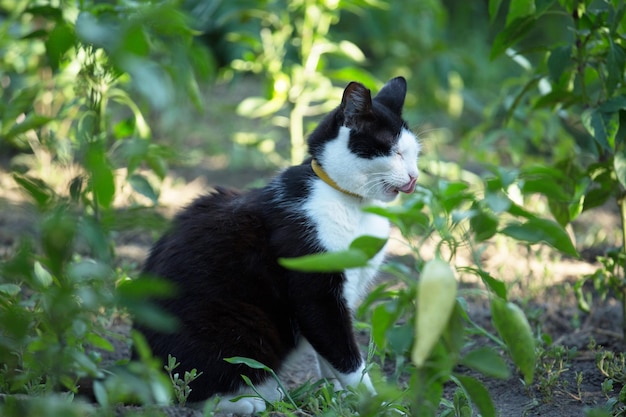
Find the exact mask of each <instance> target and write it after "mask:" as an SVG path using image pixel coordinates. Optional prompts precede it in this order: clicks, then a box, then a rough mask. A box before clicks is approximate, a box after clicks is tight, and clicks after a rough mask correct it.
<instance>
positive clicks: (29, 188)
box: [13, 172, 55, 208]
mask: <svg viewBox="0 0 626 417" xmlns="http://www.w3.org/2000/svg"><path fill="white" fill-rule="evenodd" d="M13 179H14V180H15V182H17V183H18V184H19V186H20V187H22V189H24V191H26V192H27V193H28V194H29V195H30V196H31V197H32V198H33V200H35V202H36V203H37V205H38V206H39V208H44V207H46V206H47V205H48V204H49V203H51V202H52V200H53V198H54V195H55V193H54V190H52V188H50V187H49V186H48V184H46V183H45V182H44V181H42V180H40V179H38V178H32V177H29V176H26V175H20V174H18V173H15V172H14V173H13Z"/></svg>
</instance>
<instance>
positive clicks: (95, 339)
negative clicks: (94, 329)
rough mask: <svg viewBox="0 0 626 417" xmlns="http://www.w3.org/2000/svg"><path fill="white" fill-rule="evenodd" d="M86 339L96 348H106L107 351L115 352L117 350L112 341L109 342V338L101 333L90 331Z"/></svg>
mask: <svg viewBox="0 0 626 417" xmlns="http://www.w3.org/2000/svg"><path fill="white" fill-rule="evenodd" d="M86 340H87V342H89V344H91V345H92V346H93V347H95V348H98V349H102V350H106V351H107V352H113V351H114V350H115V348H114V347H113V345H112V344H111V342H109V341H108V340H107V339H105V338H104V337H102V336H100V335H99V334H95V333H88V334H87V336H86Z"/></svg>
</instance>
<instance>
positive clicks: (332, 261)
mask: <svg viewBox="0 0 626 417" xmlns="http://www.w3.org/2000/svg"><path fill="white" fill-rule="evenodd" d="M385 242H386V239H381V238H377V237H374V236H359V237H357V238H356V239H355V240H354V241H353V242H352V243H351V244H350V248H349V249H347V250H343V251H338V252H324V253H318V254H314V255H306V256H301V257H298V258H280V259H278V263H279V264H280V265H282V266H284V267H285V268H289V269H296V270H298V271H304V272H341V271H344V270H346V269H350V268H361V267H364V266H367V263H368V261H369V260H370V259H371V258H372V257H373V256H374V255H376V254H377V253H378V252H379V251H380V250H381V249H382V248H383V246H384V245H385Z"/></svg>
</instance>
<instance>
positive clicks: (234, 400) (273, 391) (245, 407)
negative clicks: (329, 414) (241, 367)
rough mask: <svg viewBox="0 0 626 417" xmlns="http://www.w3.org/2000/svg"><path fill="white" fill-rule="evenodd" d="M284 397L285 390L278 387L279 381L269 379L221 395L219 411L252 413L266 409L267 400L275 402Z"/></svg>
mask: <svg viewBox="0 0 626 417" xmlns="http://www.w3.org/2000/svg"><path fill="white" fill-rule="evenodd" d="M255 390H256V392H255ZM282 398H283V392H282V391H281V390H280V388H279V387H278V383H277V382H276V381H275V380H273V379H268V380H266V381H264V382H263V383H261V384H258V385H256V386H255V387H254V389H252V388H250V387H244V388H241V389H240V390H239V391H237V392H236V393H234V394H225V395H220V400H219V402H218V403H217V411H221V412H225V413H232V414H237V415H251V414H255V413H260V412H262V411H265V409H266V407H267V405H266V401H267V402H269V403H273V402H276V401H280V400H282Z"/></svg>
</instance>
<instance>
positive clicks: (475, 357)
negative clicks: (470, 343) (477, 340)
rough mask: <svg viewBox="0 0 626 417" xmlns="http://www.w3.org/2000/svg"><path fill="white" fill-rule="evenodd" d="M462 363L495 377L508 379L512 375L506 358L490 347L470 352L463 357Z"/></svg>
mask: <svg viewBox="0 0 626 417" xmlns="http://www.w3.org/2000/svg"><path fill="white" fill-rule="evenodd" d="M460 363H461V365H464V366H467V367H468V368H471V369H473V370H475V371H478V372H481V373H482V374H484V375H487V376H491V377H494V378H500V379H508V378H510V377H511V371H510V370H509V367H508V366H507V364H506V362H505V361H504V359H502V357H501V356H500V355H499V354H498V353H497V352H496V351H495V350H493V349H491V348H488V347H483V348H478V349H475V350H472V351H470V352H468V353H467V354H466V355H465V356H463V357H462V358H461V361H460Z"/></svg>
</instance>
